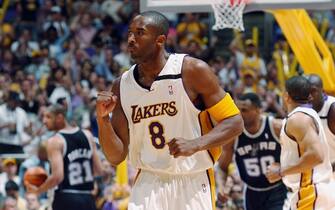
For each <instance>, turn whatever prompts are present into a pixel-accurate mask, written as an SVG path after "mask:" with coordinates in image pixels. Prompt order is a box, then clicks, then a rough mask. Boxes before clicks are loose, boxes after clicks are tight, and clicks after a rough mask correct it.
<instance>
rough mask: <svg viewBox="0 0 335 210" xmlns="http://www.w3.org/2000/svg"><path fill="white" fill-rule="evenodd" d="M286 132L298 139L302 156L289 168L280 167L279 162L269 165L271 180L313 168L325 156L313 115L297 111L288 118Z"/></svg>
mask: <svg viewBox="0 0 335 210" xmlns="http://www.w3.org/2000/svg"><path fill="white" fill-rule="evenodd" d="M286 133H287V135H288V136H289V137H290V138H292V139H295V140H296V141H297V144H299V148H300V150H301V151H302V156H301V158H300V159H299V161H298V162H297V164H296V165H292V166H290V167H288V168H278V165H277V164H278V163H275V164H273V165H271V166H269V168H268V172H267V178H268V179H269V181H270V182H276V181H278V180H279V179H280V178H281V176H287V175H291V174H297V173H302V172H304V171H307V170H311V169H313V168H314V167H315V166H316V165H318V164H320V163H321V162H322V161H323V158H324V155H323V152H322V149H321V145H320V142H319V141H318V128H317V127H316V124H315V122H314V120H313V118H312V117H310V116H308V115H306V114H304V113H300V112H298V113H295V114H294V115H292V116H291V117H290V118H288V121H287V126H286Z"/></svg>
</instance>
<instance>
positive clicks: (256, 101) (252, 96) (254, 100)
mask: <svg viewBox="0 0 335 210" xmlns="http://www.w3.org/2000/svg"><path fill="white" fill-rule="evenodd" d="M238 99H239V100H240V101H248V100H249V101H250V102H251V104H252V105H253V106H255V107H257V108H261V107H262V102H261V99H260V98H259V97H258V95H257V94H256V93H245V94H243V95H241V96H240V97H239V98H238Z"/></svg>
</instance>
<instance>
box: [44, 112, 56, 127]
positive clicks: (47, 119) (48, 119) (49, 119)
mask: <svg viewBox="0 0 335 210" xmlns="http://www.w3.org/2000/svg"><path fill="white" fill-rule="evenodd" d="M43 124H44V125H45V127H47V128H48V130H50V131H52V130H55V129H56V118H55V116H54V115H53V114H52V113H50V112H48V111H45V112H44V113H43Z"/></svg>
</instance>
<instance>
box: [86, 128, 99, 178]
mask: <svg viewBox="0 0 335 210" xmlns="http://www.w3.org/2000/svg"><path fill="white" fill-rule="evenodd" d="M83 132H84V133H85V135H86V137H87V139H88V141H89V143H90V145H91V148H92V159H93V173H94V176H101V175H103V173H104V170H103V167H102V163H101V160H100V157H99V155H98V151H97V147H96V145H95V141H94V137H93V135H92V133H91V132H90V131H88V130H83Z"/></svg>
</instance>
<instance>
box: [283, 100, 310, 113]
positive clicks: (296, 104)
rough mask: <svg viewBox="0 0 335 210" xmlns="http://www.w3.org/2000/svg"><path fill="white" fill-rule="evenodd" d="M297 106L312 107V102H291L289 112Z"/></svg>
mask: <svg viewBox="0 0 335 210" xmlns="http://www.w3.org/2000/svg"><path fill="white" fill-rule="evenodd" d="M297 107H307V108H312V105H311V104H306V103H305V104H303V103H294V102H293V103H291V104H288V105H287V111H288V113H291V112H292V111H293V110H294V109H295V108H297Z"/></svg>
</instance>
